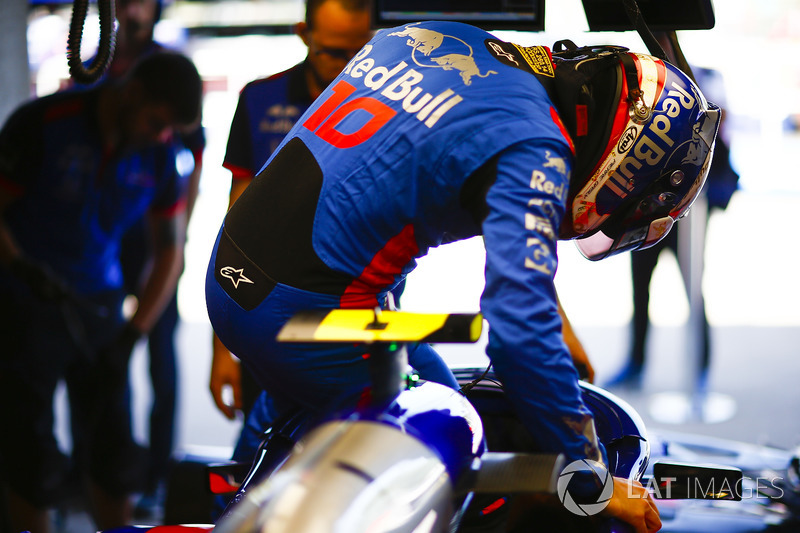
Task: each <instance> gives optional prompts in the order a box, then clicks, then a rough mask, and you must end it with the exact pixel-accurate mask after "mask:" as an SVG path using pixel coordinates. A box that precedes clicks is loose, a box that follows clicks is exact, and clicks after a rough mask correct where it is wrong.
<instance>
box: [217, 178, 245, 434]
mask: <svg viewBox="0 0 800 533" xmlns="http://www.w3.org/2000/svg"><path fill="white" fill-rule="evenodd" d="M251 181H253V177H252V176H244V175H237V176H236V177H234V178H233V179H232V180H231V194H230V200H229V202H228V209H230V208H231V206H233V204H234V202H236V200H238V199H239V196H241V194H242V193H243V192H244V190H245V189H246V188H247V186H248V185H249V184H250V182H251ZM208 388H209V390H211V396H212V397H213V398H214V404H216V406H217V409H219V410H220V412H222V414H223V415H225V417H226V418H228V419H230V420H233V419H234V418H235V417H236V412H237V411H241V409H242V405H243V398H242V369H241V365H240V363H239V360H238V359H236V357H234V356H233V354H232V353H231V352H230V351H228V349H227V348H226V347H225V345H224V344H222V341H221V340H219V338H218V337H217V335H216V334H214V335H213V340H212V358H211V377H210V379H209V383H208ZM228 388H229V389H230V392H231V396H232V398H231V403H226V401H225V394H224V391H225V390H226V389H228Z"/></svg>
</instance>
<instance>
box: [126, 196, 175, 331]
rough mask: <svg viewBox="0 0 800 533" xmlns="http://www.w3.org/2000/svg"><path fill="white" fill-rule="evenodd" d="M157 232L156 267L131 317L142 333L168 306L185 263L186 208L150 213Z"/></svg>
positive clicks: (155, 232)
mask: <svg viewBox="0 0 800 533" xmlns="http://www.w3.org/2000/svg"><path fill="white" fill-rule="evenodd" d="M149 220H150V225H151V228H152V233H153V245H154V246H153V247H154V254H155V257H154V261H153V268H152V270H151V271H150V275H149V276H148V277H147V281H146V282H145V284H144V289H143V290H142V292H141V297H140V298H139V306H138V308H137V309H136V313H135V314H134V315H133V317H132V318H131V320H130V325H131V326H133V327H134V328H135V329H136V331H138V332H139V333H147V332H149V331H150V329H151V328H152V327H153V325H154V324H155V323H156V322H157V321H158V318H159V317H160V316H161V312H162V311H163V310H164V307H166V305H167V303H168V302H169V299H170V298H171V296H172V292H173V291H174V290H175V286H176V285H177V283H178V278H179V277H180V274H181V269H182V266H183V264H182V263H183V243H184V241H185V239H186V211H185V210H180V211H179V212H177V213H174V214H170V215H169V216H162V215H158V214H151V215H149Z"/></svg>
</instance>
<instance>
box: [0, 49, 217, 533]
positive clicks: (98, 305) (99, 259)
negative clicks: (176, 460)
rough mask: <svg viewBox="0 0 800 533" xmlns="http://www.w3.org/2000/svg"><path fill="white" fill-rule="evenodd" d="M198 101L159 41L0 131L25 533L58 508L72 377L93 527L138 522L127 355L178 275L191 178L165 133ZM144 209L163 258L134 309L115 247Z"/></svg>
mask: <svg viewBox="0 0 800 533" xmlns="http://www.w3.org/2000/svg"><path fill="white" fill-rule="evenodd" d="M201 99H202V86H201V80H200V76H199V74H198V73H197V70H196V69H195V67H194V65H193V64H192V62H191V61H190V60H189V59H187V58H186V57H184V56H183V55H180V54H177V53H167V52H158V53H154V54H151V55H149V56H147V57H146V58H145V59H143V60H142V61H141V62H139V63H138V64H137V66H136V67H134V68H133V70H132V71H131V72H130V73H129V74H128V75H127V76H125V77H124V78H123V79H122V80H119V81H115V82H108V83H104V84H102V85H100V86H98V87H96V88H92V89H87V90H83V91H67V92H60V93H56V94H54V95H50V96H46V97H43V98H39V99H37V100H34V101H32V102H29V103H27V104H25V105H23V106H21V107H20V108H18V109H17V110H16V111H15V113H14V114H13V115H12V116H11V118H10V119H9V120H8V121H7V123H6V124H5V126H4V127H3V129H2V131H0V295H2V297H0V338H2V339H3V342H4V347H3V350H2V351H0V427H3V431H4V437H3V438H2V439H0V461H2V471H3V480H4V484H5V485H6V489H7V494H8V497H7V502H6V503H7V505H8V511H9V515H10V517H11V525H12V528H13V530H14V531H21V530H29V531H31V532H32V533H39V532H46V531H49V530H50V524H49V521H48V514H47V509H48V507H51V506H52V505H53V504H54V503H56V502H57V501H58V499H59V497H60V496H63V494H60V491H61V490H62V489H63V483H64V479H63V478H64V476H65V475H66V473H67V471H68V470H69V468H70V465H69V463H70V459H69V458H67V457H65V456H64V455H63V454H62V452H61V451H60V450H59V447H58V443H57V442H56V439H55V436H54V435H53V394H54V391H55V388H56V385H57V383H58V382H59V381H60V380H62V379H63V380H65V381H66V383H67V385H68V388H69V389H70V391H72V394H71V397H70V400H71V401H70V417H71V419H72V428H73V432H75V431H76V430H77V431H78V434H77V435H74V436H73V440H76V439H77V440H80V442H81V445H80V446H76V447H74V448H73V450H74V451H75V453H80V454H81V457H80V458H78V457H72V460H73V461H77V462H78V463H79V464H81V465H82V466H84V467H85V471H84V472H83V474H84V479H85V480H86V481H87V490H88V493H89V496H90V499H91V501H92V503H93V505H92V508H93V513H94V519H95V521H96V525H97V527H98V528H100V529H107V528H110V527H115V526H120V525H123V524H127V523H129V522H130V520H131V511H132V505H131V501H130V494H131V493H132V492H133V491H134V490H137V489H139V488H140V482H141V476H142V465H141V461H140V460H139V459H140V457H138V455H137V453H136V450H137V448H136V446H135V445H134V442H133V438H132V435H131V420H130V409H129V405H128V400H127V399H126V397H125V396H126V394H127V392H126V391H127V380H128V360H129V357H130V353H131V350H132V348H133V346H134V344H135V342H136V341H137V340H138V339H139V338H140V337H141V336H142V335H144V334H146V333H147V332H149V331H150V330H151V329H152V327H153V326H154V324H155V323H156V321H157V319H158V317H159V316H160V314H161V312H162V310H163V308H164V306H165V305H166V304H167V301H168V300H169V298H170V296H171V294H172V292H173V291H174V289H175V284H176V282H177V279H178V276H179V274H180V269H181V265H182V261H181V257H182V252H183V242H184V232H185V228H186V225H185V216H186V201H185V199H186V187H187V183H186V180H185V178H183V177H182V176H181V175H180V174H179V173H178V172H177V170H176V168H175V145H174V144H173V143H172V142H171V141H169V140H168V139H169V138H170V136H171V135H172V134H173V133H174V132H177V131H183V130H189V129H192V128H195V127H197V123H198V120H199V117H200V107H201ZM145 216H147V217H148V220H149V221H150V223H151V228H152V238H153V245H154V250H155V258H154V262H153V268H152V270H151V273H150V275H149V276H148V278H147V280H146V283H145V285H144V289H143V290H142V292H141V293H140V294H141V297H140V299H139V305H138V308H137V309H136V311H135V313H134V314H133V316H132V317H131V318H130V319H129V320H127V321H126V319H125V318H124V317H123V314H122V305H121V304H122V300H123V299H124V297H125V290H124V288H123V279H122V272H121V265H120V257H119V254H120V244H121V240H122V237H123V235H124V233H125V232H126V231H127V230H128V229H130V228H131V227H132V226H133V225H134V224H136V223H137V221H138V220H139V219H141V218H142V217H145Z"/></svg>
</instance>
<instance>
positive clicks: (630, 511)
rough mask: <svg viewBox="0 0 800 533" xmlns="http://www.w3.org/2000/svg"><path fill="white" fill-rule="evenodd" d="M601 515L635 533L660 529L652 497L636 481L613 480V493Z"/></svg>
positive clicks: (659, 520) (656, 509) (645, 532)
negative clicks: (623, 523)
mask: <svg viewBox="0 0 800 533" xmlns="http://www.w3.org/2000/svg"><path fill="white" fill-rule="evenodd" d="M603 514H605V515H607V516H612V517H614V518H617V519H619V520H622V521H623V522H626V523H628V524H630V525H631V526H633V528H634V530H635V531H636V533H652V532H654V531H658V530H659V529H661V518H660V517H659V514H658V508H657V507H656V504H655V502H654V501H653V498H652V496H650V493H649V492H648V491H647V489H646V488H644V487H643V486H642V484H641V483H639V482H638V481H631V480H629V479H626V478H621V477H615V478H614V493H613V494H612V495H611V500H610V501H609V502H608V507H606V508H605V509H604V510H603Z"/></svg>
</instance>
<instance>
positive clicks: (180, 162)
mask: <svg viewBox="0 0 800 533" xmlns="http://www.w3.org/2000/svg"><path fill="white" fill-rule="evenodd" d="M163 7H164V6H163V0H117V2H116V16H117V33H116V46H115V48H114V57H113V58H112V61H111V64H110V65H109V67H108V70H107V71H106V73H105V75H104V77H103V80H108V79H111V80H117V79H120V78H122V77H123V76H124V75H125V74H126V73H128V72H129V71H130V69H131V68H132V67H133V65H134V64H135V63H136V62H137V61H138V60H139V59H141V58H143V57H146V56H148V55H150V54H153V53H155V52H160V51H166V50H168V49H169V48H168V47H167V46H165V45H163V44H162V43H160V42H158V41H156V40H155V37H154V32H155V26H156V24H157V23H158V21H159V20H160V19H161V15H162V11H163ZM172 142H173V143H174V145H175V146H174V151H175V154H176V159H177V160H176V166H177V168H178V171H179V172H181V173H182V174H185V175H186V176H188V186H187V195H186V224H187V225H188V223H189V219H190V217H191V214H192V211H193V209H194V204H195V200H196V199H197V193H198V188H199V184H200V175H201V172H202V168H203V150H204V149H205V136H204V133H203V128H202V126H201V125H200V123H199V122H198V124H197V127H196V128H193V129H192V131H186V132H177V135H175V136H173V138H172ZM153 257H154V250H153V246H152V242H151V239H150V232H149V228H148V225H147V223H146V220H144V219H141V220H140V221H139V222H138V223H137V224H135V225H134V226H133V227H132V228H131V229H130V230H128V231H127V233H126V234H125V237H124V238H123V240H122V252H121V261H122V273H123V277H124V279H125V288H126V290H127V292H128V294H132V295H135V296H137V297H140V296H141V294H142V292H141V291H142V289H143V287H144V285H143V283H144V282H145V281H146V278H147V274H148V271H149V268H150V267H151V265H152V262H153ZM179 320H180V316H179V314H178V294H177V289H176V291H174V292H173V294H172V297H171V298H170V299H169V301H168V303H167V305H166V307H165V308H164V311H163V312H162V313H161V316H160V317H159V319H158V321H157V322H156V323H155V325H154V326H153V328H152V329H151V330H150V332H149V334H148V335H147V348H148V354H149V366H148V370H149V377H150V381H151V384H152V391H153V395H152V404H151V406H150V417H149V426H148V442H149V446H148V448H147V465H146V467H145V470H146V479H145V485H144V491H143V494H142V497H141V498H140V499H139V501H138V502H137V503H136V508H135V511H136V515H137V517H140V518H146V519H152V518H153V517H154V516H155V515H157V514H158V512H159V510H160V509H161V508H162V506H163V500H164V497H165V492H166V491H165V487H166V481H167V478H168V474H169V467H170V461H171V459H172V454H173V451H174V441H175V425H176V424H175V421H176V409H177V397H178V382H179V380H178V357H177V353H176V344H175V333H176V330H177V327H178V323H179Z"/></svg>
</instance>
